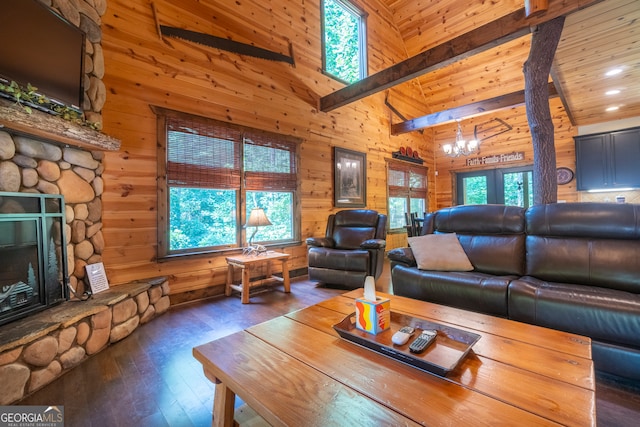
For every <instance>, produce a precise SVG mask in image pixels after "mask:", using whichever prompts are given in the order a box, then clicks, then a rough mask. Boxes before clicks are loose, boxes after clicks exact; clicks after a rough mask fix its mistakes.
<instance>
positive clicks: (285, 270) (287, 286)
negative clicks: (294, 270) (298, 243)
mask: <svg viewBox="0 0 640 427" xmlns="http://www.w3.org/2000/svg"><path fill="white" fill-rule="evenodd" d="M282 283H283V284H284V291H285V292H291V282H290V281H289V260H288V258H285V259H283V260H282Z"/></svg>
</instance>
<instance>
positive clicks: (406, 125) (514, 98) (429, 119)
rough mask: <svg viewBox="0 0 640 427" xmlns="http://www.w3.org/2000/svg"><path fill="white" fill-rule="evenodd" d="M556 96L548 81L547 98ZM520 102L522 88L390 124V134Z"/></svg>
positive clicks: (447, 121)
mask: <svg viewBox="0 0 640 427" xmlns="http://www.w3.org/2000/svg"><path fill="white" fill-rule="evenodd" d="M556 96H558V91H557V90H556V87H555V86H554V84H553V83H549V98H550V99H551V98H555V97H556ZM522 104H524V90H519V91H517V92H512V93H507V94H506V95H501V96H496V97H495V98H491V99H486V100H484V101H478V102H473V103H471V104H467V105H463V106H460V107H455V108H450V109H448V110H444V111H438V112H437V113H433V114H427V115H426V116H422V117H418V118H416V119H412V120H407V121H405V122H401V123H396V124H393V125H391V135H400V134H403V133H407V132H413V131H416V130H420V129H424V128H428V127H431V126H436V125H441V124H445V123H449V122H454V121H456V120H458V119H463V118H470V117H474V116H480V115H483V114H487V113H490V112H492V111H497V110H502V109H504V108H510V107H515V106H518V105H522Z"/></svg>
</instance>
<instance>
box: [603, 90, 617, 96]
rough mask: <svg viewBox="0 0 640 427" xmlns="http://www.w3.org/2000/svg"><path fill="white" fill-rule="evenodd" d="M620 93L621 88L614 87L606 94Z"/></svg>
mask: <svg viewBox="0 0 640 427" xmlns="http://www.w3.org/2000/svg"><path fill="white" fill-rule="evenodd" d="M619 93H620V89H612V90H608V91H606V92H605V93H604V94H605V95H617V94H619Z"/></svg>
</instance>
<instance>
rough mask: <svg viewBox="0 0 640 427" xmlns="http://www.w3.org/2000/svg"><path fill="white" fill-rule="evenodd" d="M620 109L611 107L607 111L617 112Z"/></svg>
mask: <svg viewBox="0 0 640 427" xmlns="http://www.w3.org/2000/svg"><path fill="white" fill-rule="evenodd" d="M619 108H620V107H609V108H607V109H606V110H605V111H616V110H617V109H619Z"/></svg>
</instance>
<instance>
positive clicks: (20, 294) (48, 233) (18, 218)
mask: <svg viewBox="0 0 640 427" xmlns="http://www.w3.org/2000/svg"><path fill="white" fill-rule="evenodd" d="M64 225H65V221H64V199H63V198H62V196H59V195H49V194H28V193H2V192H0V325H2V324H5V323H8V322H11V321H13V320H15V319H18V318H21V317H25V316H28V315H29V314H32V313H35V312H37V311H40V310H43V309H45V308H47V307H51V306H52V305H55V304H58V303H60V302H62V301H64V300H65V299H67V295H68V293H67V287H66V284H67V268H66V259H67V255H66V240H65V237H64Z"/></svg>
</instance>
